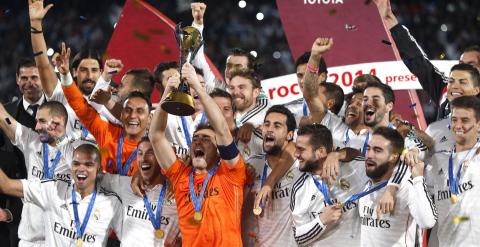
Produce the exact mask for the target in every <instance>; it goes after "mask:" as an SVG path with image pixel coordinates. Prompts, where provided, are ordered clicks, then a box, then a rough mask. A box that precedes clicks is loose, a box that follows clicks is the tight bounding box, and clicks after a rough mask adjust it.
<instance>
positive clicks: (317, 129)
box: [297, 124, 333, 153]
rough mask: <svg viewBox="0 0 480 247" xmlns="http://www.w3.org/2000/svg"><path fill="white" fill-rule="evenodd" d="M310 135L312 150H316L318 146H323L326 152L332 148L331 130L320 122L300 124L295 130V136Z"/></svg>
mask: <svg viewBox="0 0 480 247" xmlns="http://www.w3.org/2000/svg"><path fill="white" fill-rule="evenodd" d="M304 135H309V136H310V141H309V143H310V145H312V148H313V150H317V149H319V148H320V147H325V149H326V150H327V152H328V153H329V152H331V151H332V150H333V138H332V132H330V130H329V129H328V128H327V127H325V126H324V125H322V124H307V125H303V126H301V127H300V128H299V129H298V131H297V136H304Z"/></svg>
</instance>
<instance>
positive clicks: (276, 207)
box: [244, 155, 301, 246]
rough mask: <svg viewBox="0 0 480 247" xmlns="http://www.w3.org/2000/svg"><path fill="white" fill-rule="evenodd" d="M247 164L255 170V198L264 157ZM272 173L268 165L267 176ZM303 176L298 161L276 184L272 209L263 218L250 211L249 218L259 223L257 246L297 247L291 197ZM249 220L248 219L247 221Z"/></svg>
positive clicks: (252, 158) (261, 156)
mask: <svg viewBox="0 0 480 247" xmlns="http://www.w3.org/2000/svg"><path fill="white" fill-rule="evenodd" d="M247 163H249V164H251V165H252V166H253V167H254V168H255V178H254V185H253V189H252V191H253V192H254V193H253V196H255V195H256V194H257V193H258V192H259V191H260V189H261V180H262V175H263V169H264V166H265V163H266V157H265V156H264V155H257V156H254V157H251V158H250V160H248V161H247ZM271 171H272V169H271V167H270V165H267V176H268V174H270V172H271ZM300 175H301V173H300V171H299V170H298V161H297V160H295V162H294V163H293V164H292V167H291V168H290V170H289V171H288V172H287V173H286V174H285V175H284V176H283V178H282V179H280V181H279V182H278V183H277V184H275V186H274V188H273V189H272V198H273V202H272V203H271V205H270V208H268V209H266V210H265V211H264V212H263V216H262V217H255V216H254V215H253V214H252V211H250V213H249V215H248V216H244V218H245V217H249V218H250V219H252V218H251V217H253V219H254V220H256V221H257V225H258V229H255V231H256V233H255V232H253V233H252V234H254V235H255V238H256V241H257V244H258V245H259V246H296V242H295V239H294V237H293V229H292V214H291V212H290V208H289V207H290V195H291V190H292V186H293V184H294V182H295V181H296V180H297V179H298V177H299V176H300ZM247 220H248V219H247Z"/></svg>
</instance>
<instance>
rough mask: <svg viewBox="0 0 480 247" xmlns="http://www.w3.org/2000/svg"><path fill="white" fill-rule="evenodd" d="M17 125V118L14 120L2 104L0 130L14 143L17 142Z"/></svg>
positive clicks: (0, 108)
mask: <svg viewBox="0 0 480 247" xmlns="http://www.w3.org/2000/svg"><path fill="white" fill-rule="evenodd" d="M17 124H18V122H17V120H15V118H13V117H12V116H11V115H10V114H9V113H8V112H7V110H5V107H3V105H2V104H1V103H0V129H2V130H3V132H4V133H5V135H6V136H7V137H8V139H10V141H12V142H15V130H16V129H17Z"/></svg>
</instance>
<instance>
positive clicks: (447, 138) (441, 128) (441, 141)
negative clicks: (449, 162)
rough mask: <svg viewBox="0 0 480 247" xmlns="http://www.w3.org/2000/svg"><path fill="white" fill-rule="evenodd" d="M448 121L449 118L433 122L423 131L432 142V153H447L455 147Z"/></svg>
mask: <svg viewBox="0 0 480 247" xmlns="http://www.w3.org/2000/svg"><path fill="white" fill-rule="evenodd" d="M450 121H451V120H450V118H445V119H442V120H439V121H436V122H433V123H431V124H430V125H428V128H427V129H426V130H425V132H426V133H427V134H428V135H429V136H430V137H432V139H433V142H434V145H433V150H432V151H433V152H432V153H437V152H444V151H449V150H451V149H452V148H453V146H454V145H455V139H453V135H452V131H451V130H450Z"/></svg>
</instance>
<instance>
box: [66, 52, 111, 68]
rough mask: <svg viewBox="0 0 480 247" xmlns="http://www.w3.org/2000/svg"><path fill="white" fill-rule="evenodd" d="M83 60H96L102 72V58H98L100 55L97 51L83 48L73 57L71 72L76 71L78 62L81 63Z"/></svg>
mask: <svg viewBox="0 0 480 247" xmlns="http://www.w3.org/2000/svg"><path fill="white" fill-rule="evenodd" d="M83 59H94V60H97V62H98V66H99V67H100V69H101V70H103V63H102V57H101V56H100V53H98V51H97V50H94V49H90V48H85V49H82V50H80V52H78V53H77V54H76V55H75V57H73V60H72V65H71V70H72V71H75V70H77V68H78V66H79V65H80V62H82V60H83Z"/></svg>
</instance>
